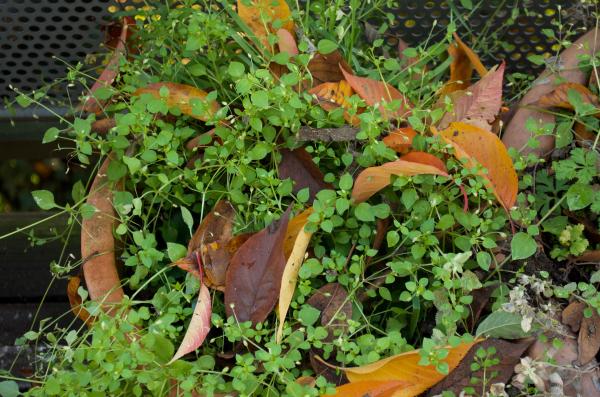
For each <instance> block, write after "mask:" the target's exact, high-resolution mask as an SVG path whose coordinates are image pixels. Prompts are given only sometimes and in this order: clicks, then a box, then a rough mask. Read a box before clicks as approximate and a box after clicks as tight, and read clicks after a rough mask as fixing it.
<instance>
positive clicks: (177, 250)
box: [167, 242, 187, 262]
mask: <svg viewBox="0 0 600 397" xmlns="http://www.w3.org/2000/svg"><path fill="white" fill-rule="evenodd" d="M167 254H168V255H169V259H170V260H171V262H175V261H176V260H178V259H181V258H183V257H184V256H186V254H187V248H186V247H185V246H183V245H181V244H177V243H170V242H168V243H167Z"/></svg>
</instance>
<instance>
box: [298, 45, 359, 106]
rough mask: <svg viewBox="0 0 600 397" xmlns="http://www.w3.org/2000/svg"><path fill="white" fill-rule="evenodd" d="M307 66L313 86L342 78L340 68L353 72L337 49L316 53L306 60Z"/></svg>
mask: <svg viewBox="0 0 600 397" xmlns="http://www.w3.org/2000/svg"><path fill="white" fill-rule="evenodd" d="M307 68H308V71H309V72H310V74H311V76H312V78H313V84H312V86H313V87H314V86H317V85H319V84H323V83H337V82H338V81H341V80H344V75H343V73H342V71H341V69H344V70H346V71H348V72H349V73H353V72H352V68H351V67H350V65H348V63H347V62H346V60H345V59H344V58H343V57H342V53H341V52H339V51H334V52H332V53H329V54H321V53H316V54H315V55H314V57H313V58H312V59H311V60H310V61H309V62H308V66H307ZM340 68H341V69H340ZM348 96H350V95H348Z"/></svg>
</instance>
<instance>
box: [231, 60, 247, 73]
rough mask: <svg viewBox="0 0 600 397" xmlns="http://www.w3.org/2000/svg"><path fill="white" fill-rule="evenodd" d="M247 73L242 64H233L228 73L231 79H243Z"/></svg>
mask: <svg viewBox="0 0 600 397" xmlns="http://www.w3.org/2000/svg"><path fill="white" fill-rule="evenodd" d="M244 72H245V67H244V64H243V63H240V62H235V61H234V62H231V63H230V64H229V67H228V68H227V73H229V75H230V76H231V77H241V76H242V75H243V74H244Z"/></svg>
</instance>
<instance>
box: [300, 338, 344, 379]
mask: <svg viewBox="0 0 600 397" xmlns="http://www.w3.org/2000/svg"><path fill="white" fill-rule="evenodd" d="M322 354H323V351H322V350H320V349H316V348H314V347H313V348H311V349H310V352H309V361H310V366H311V367H312V369H313V370H314V371H315V376H317V377H318V376H322V377H324V378H325V379H327V381H328V382H330V383H333V384H334V385H338V386H339V385H343V384H344V383H348V378H347V377H346V374H344V372H343V371H340V370H338V369H336V367H335V366H334V365H331V364H329V363H327V362H325V361H324V360H323V359H322V358H321V357H320V356H321V355H322Z"/></svg>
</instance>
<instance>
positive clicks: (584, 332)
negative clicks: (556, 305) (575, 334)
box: [577, 309, 600, 365]
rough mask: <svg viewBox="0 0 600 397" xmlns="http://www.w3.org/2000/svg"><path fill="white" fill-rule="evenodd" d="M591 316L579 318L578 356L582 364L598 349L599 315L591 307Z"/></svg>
mask: <svg viewBox="0 0 600 397" xmlns="http://www.w3.org/2000/svg"><path fill="white" fill-rule="evenodd" d="M592 310H593V314H592V317H590V318H587V317H585V316H584V318H583V319H582V320H581V329H580V330H579V338H578V339H577V341H578V343H579V347H578V358H579V362H580V363H581V364H582V365H586V364H587V363H589V362H590V361H592V360H593V359H594V357H596V354H598V351H599V350H600V315H598V311H597V310H596V309H592Z"/></svg>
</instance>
